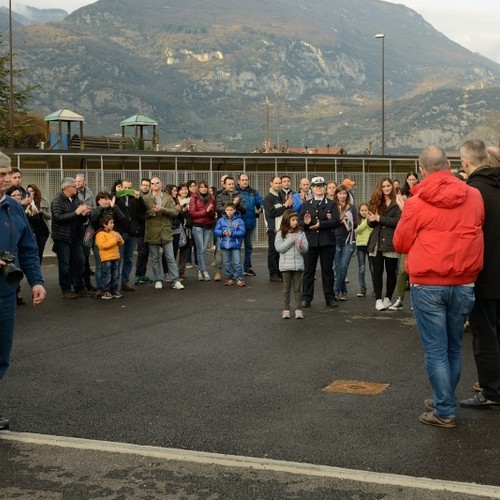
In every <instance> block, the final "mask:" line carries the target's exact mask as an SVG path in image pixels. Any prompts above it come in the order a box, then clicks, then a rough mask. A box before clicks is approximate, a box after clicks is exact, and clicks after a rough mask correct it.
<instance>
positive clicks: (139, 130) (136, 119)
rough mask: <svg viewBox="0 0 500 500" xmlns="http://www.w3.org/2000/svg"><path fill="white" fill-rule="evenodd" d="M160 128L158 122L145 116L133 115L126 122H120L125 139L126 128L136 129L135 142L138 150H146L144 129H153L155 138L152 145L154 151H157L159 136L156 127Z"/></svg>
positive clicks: (153, 137)
mask: <svg viewBox="0 0 500 500" xmlns="http://www.w3.org/2000/svg"><path fill="white" fill-rule="evenodd" d="M157 126H158V122H157V121H155V120H153V119H151V118H148V117H147V116H144V115H140V114H137V115H133V116H131V117H130V118H127V119H126V120H123V121H121V122H120V127H121V128H122V137H123V138H125V128H126V127H134V142H135V145H136V146H135V148H136V149H138V150H141V149H142V150H143V149H145V147H144V127H153V136H152V139H151V143H152V146H153V149H155V147H156V145H157V144H158V135H157V133H156V127H157Z"/></svg>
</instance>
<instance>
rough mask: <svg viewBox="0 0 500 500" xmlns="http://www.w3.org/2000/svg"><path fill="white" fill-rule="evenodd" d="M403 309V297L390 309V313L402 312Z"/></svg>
mask: <svg viewBox="0 0 500 500" xmlns="http://www.w3.org/2000/svg"><path fill="white" fill-rule="evenodd" d="M401 309H403V300H402V299H401V297H398V298H397V299H396V302H394V304H392V306H390V307H389V311H401Z"/></svg>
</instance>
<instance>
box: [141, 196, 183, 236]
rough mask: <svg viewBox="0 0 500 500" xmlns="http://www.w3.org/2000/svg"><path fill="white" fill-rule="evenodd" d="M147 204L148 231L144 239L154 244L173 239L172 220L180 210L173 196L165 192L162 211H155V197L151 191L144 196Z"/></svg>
mask: <svg viewBox="0 0 500 500" xmlns="http://www.w3.org/2000/svg"><path fill="white" fill-rule="evenodd" d="M144 203H145V204H146V232H145V235H144V241H145V242H146V243H151V244H152V245H162V244H164V243H168V242H169V241H172V240H173V239H174V238H173V235H172V221H173V220H174V219H175V218H176V217H177V215H178V214H179V211H178V210H177V207H176V206H175V203H174V200H173V198H172V197H171V196H170V195H169V194H167V193H163V197H162V200H161V208H162V210H161V212H155V210H154V206H155V199H154V197H153V195H152V194H151V193H150V194H148V195H147V196H145V197H144Z"/></svg>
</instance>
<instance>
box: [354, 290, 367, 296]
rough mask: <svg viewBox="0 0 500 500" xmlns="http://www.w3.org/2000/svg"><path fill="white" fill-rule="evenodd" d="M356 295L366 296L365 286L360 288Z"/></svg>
mask: <svg viewBox="0 0 500 500" xmlns="http://www.w3.org/2000/svg"><path fill="white" fill-rule="evenodd" d="M356 297H366V288H362V289H361V290H360V291H359V292H358V294H357V295H356Z"/></svg>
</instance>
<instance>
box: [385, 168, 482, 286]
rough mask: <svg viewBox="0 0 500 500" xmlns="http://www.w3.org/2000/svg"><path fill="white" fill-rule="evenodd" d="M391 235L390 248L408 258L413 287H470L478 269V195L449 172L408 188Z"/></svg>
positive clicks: (479, 255)
mask: <svg viewBox="0 0 500 500" xmlns="http://www.w3.org/2000/svg"><path fill="white" fill-rule="evenodd" d="M411 192H412V195H413V196H412V197H411V198H408V200H406V202H405V205H404V208H403V215H402V216H401V219H400V221H399V224H398V225H397V227H396V232H395V233H394V239H393V243H394V248H395V249H396V251H397V252H399V253H406V254H408V258H407V260H406V270H407V272H408V274H409V277H410V283H411V284H413V285H416V284H419V285H444V286H452V285H465V284H469V283H473V282H474V281H475V280H476V278H477V276H478V274H479V271H481V269H482V267H483V247H484V244H483V232H482V225H483V221H484V205H483V199H482V197H481V193H480V192H479V191H478V190H477V189H475V188H471V187H469V186H467V184H465V182H463V181H461V180H459V179H457V178H456V177H455V176H454V175H453V174H452V173H451V172H450V171H449V170H444V171H438V172H433V173H432V174H429V175H428V176H427V177H425V178H424V180H423V181H422V182H421V183H419V184H417V185H416V186H414V187H413V189H412V190H411Z"/></svg>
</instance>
